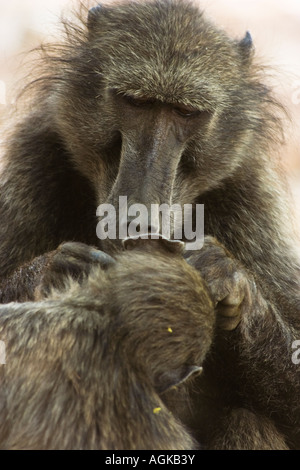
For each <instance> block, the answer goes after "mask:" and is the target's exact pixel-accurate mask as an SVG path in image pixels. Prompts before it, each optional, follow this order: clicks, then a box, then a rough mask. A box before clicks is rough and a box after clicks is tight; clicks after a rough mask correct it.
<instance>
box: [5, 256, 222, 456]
mask: <svg viewBox="0 0 300 470" xmlns="http://www.w3.org/2000/svg"><path fill="white" fill-rule="evenodd" d="M158 263H159V265H160V270H159V273H158V272H157V264H158ZM66 284H68V285H67V286H66ZM174 287H175V292H174ZM214 325H215V312H214V308H213V304H212V301H211V299H210V297H209V294H208V291H207V287H206V285H205V283H204V282H203V280H202V279H201V276H200V274H199V273H198V272H197V271H196V270H195V269H193V268H192V267H190V266H189V265H188V264H187V263H186V261H184V259H183V258H182V257H181V256H177V257H176V256H170V254H167V253H164V252H163V251H158V252H156V251H154V252H153V253H147V254H145V253H143V252H136V253H134V254H131V253H129V252H126V253H124V254H122V255H121V256H119V257H118V258H117V260H116V263H115V264H113V265H112V266H111V267H110V268H109V269H108V270H105V271H104V270H102V269H101V268H99V267H95V269H94V270H93V272H92V273H91V274H90V276H89V278H88V279H85V280H84V281H83V285H82V286H80V285H79V284H78V283H76V282H74V281H73V282H72V281H71V282H70V281H69V282H67V281H66V279H65V289H64V291H62V290H60V291H54V292H52V293H51V294H50V295H49V297H47V299H46V300H41V301H37V302H26V303H10V304H7V305H2V306H1V307H0V337H1V339H2V340H3V341H4V342H5V345H6V356H7V360H6V364H5V366H4V365H3V366H1V369H0V376H1V388H0V448H2V449H119V450H120V449H173V450H176V449H182V450H183V449H195V448H198V444H197V443H196V441H194V440H193V438H192V437H191V435H190V434H189V433H188V431H187V430H186V429H185V428H184V426H183V425H182V424H180V422H179V421H178V420H177V419H176V418H175V417H174V416H173V414H172V413H171V412H170V411H169V410H168V409H167V408H166V406H165V404H164V403H163V401H162V399H161V398H160V395H161V394H163V392H166V390H168V389H170V388H172V387H174V386H178V385H179V384H180V383H181V382H184V381H186V380H187V379H189V380H193V378H190V376H191V375H194V374H195V373H197V372H201V369H200V367H201V365H202V363H203V360H204V358H205V355H206V353H207V351H208V349H209V348H210V344H211V341H212V337H213V330H214Z"/></svg>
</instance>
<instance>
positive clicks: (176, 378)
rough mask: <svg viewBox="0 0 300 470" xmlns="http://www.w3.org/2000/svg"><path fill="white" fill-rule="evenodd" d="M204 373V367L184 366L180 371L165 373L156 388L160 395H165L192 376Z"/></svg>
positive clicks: (157, 382) (158, 380) (157, 381)
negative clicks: (164, 393)
mask: <svg viewBox="0 0 300 470" xmlns="http://www.w3.org/2000/svg"><path fill="white" fill-rule="evenodd" d="M202 371H203V368H202V367H199V366H184V367H182V369H179V370H176V371H174V370H170V371H168V372H164V373H163V374H162V375H161V376H160V377H158V378H157V380H156V381H155V388H156V391H157V392H158V393H163V392H166V391H167V390H169V389H170V388H172V387H177V386H178V385H180V384H182V383H183V382H185V381H186V380H188V379H189V378H190V377H191V376H192V375H195V376H196V375H200V374H201V373H202Z"/></svg>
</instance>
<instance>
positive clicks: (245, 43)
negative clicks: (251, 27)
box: [238, 31, 254, 62]
mask: <svg viewBox="0 0 300 470" xmlns="http://www.w3.org/2000/svg"><path fill="white" fill-rule="evenodd" d="M238 47H239V49H240V51H241V54H242V56H243V59H244V61H246V62H247V61H248V60H249V59H250V58H251V57H252V54H253V52H254V46H253V41H252V37H251V34H250V33H249V31H247V32H246V34H245V36H244V37H243V39H242V40H241V41H240V42H239V43H238Z"/></svg>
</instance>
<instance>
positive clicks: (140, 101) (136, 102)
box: [124, 95, 155, 107]
mask: <svg viewBox="0 0 300 470" xmlns="http://www.w3.org/2000/svg"><path fill="white" fill-rule="evenodd" d="M124 99H125V100H126V101H127V103H129V104H131V105H132V106H137V107H143V106H148V105H150V104H153V103H155V100H152V99H149V98H137V97H135V96H131V95H124Z"/></svg>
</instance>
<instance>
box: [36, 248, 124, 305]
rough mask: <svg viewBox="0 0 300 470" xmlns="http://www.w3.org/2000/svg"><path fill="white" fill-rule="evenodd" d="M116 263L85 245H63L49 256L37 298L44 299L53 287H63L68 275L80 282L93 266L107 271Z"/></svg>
mask: <svg viewBox="0 0 300 470" xmlns="http://www.w3.org/2000/svg"><path fill="white" fill-rule="evenodd" d="M114 263H115V260H114V259H113V258H112V257H111V256H109V255H107V254H106V253H104V252H103V251H100V250H97V249H96V248H94V247H91V246H89V245H86V244H84V243H79V242H66V243H62V244H61V245H59V247H58V248H57V249H56V250H55V251H52V252H51V253H49V255H48V261H47V263H46V264H45V267H44V270H43V272H42V275H41V280H40V283H39V285H38V287H37V289H36V297H38V298H41V297H44V296H45V295H47V294H48V293H49V290H50V289H51V288H52V287H55V288H60V287H63V285H64V281H65V277H66V276H67V275H68V276H71V277H72V278H73V279H75V280H78V281H79V282H80V281H82V279H83V278H84V277H85V276H87V275H88V274H89V272H90V270H91V268H92V267H93V266H95V265H100V266H101V267H102V268H103V269H107V268H108V267H109V266H110V265H112V264H114Z"/></svg>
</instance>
